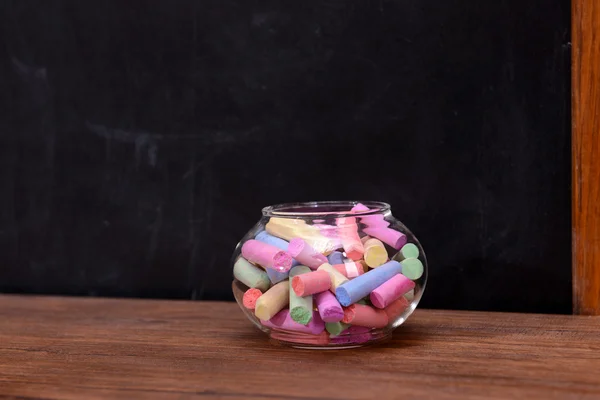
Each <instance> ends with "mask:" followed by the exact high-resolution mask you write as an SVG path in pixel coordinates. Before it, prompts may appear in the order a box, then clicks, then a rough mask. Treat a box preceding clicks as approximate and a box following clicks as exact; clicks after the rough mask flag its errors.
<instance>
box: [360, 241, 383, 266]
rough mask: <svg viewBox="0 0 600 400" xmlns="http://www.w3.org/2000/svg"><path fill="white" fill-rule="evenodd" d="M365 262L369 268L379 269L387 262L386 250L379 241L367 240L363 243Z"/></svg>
mask: <svg viewBox="0 0 600 400" xmlns="http://www.w3.org/2000/svg"><path fill="white" fill-rule="evenodd" d="M364 248H365V255H364V257H365V262H366V263H367V265H368V266H369V267H371V268H376V267H379V266H380V265H383V264H385V262H386V261H387V260H388V254H387V250H386V249H385V246H384V245H383V243H381V240H379V239H369V240H367V241H366V242H365V243H364Z"/></svg>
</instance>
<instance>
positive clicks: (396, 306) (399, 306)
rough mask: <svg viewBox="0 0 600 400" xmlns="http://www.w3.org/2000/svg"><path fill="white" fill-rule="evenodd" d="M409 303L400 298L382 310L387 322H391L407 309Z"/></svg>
mask: <svg viewBox="0 0 600 400" xmlns="http://www.w3.org/2000/svg"><path fill="white" fill-rule="evenodd" d="M409 305H410V303H409V302H408V300H406V299H405V298H404V297H400V298H399V299H398V300H396V301H394V302H393V303H391V304H390V305H389V306H387V307H386V308H384V309H383V312H384V313H385V314H386V315H387V317H388V321H389V322H393V321H394V320H395V319H396V318H398V317H399V316H400V315H402V313H403V312H404V311H405V310H406V309H407V308H408V306H409Z"/></svg>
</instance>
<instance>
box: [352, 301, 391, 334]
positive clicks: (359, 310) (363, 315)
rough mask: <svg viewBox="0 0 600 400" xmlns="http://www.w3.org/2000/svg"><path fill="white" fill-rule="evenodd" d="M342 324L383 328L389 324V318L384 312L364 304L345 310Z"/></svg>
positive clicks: (354, 305) (353, 305)
mask: <svg viewBox="0 0 600 400" xmlns="http://www.w3.org/2000/svg"><path fill="white" fill-rule="evenodd" d="M342 322H344V323H346V324H351V325H357V326H366V327H369V328H383V327H385V326H386V325H387V323H388V317H387V314H386V313H385V312H384V311H383V310H379V309H377V308H373V307H369V306H364V305H362V304H352V305H350V306H348V307H346V308H345V309H344V319H342Z"/></svg>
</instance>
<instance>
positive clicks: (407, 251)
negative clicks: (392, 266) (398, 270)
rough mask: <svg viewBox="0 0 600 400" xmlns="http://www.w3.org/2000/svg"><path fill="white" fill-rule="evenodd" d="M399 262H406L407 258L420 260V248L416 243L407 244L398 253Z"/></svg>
mask: <svg viewBox="0 0 600 400" xmlns="http://www.w3.org/2000/svg"><path fill="white" fill-rule="evenodd" d="M397 258H398V261H402V260H406V259H407V258H419V248H418V247H417V245H416V244H414V243H406V244H405V245H404V246H402V248H401V249H400V251H399V252H398V257H397Z"/></svg>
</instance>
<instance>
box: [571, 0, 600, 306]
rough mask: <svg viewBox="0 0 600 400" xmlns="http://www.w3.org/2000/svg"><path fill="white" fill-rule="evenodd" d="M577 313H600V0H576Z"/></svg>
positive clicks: (574, 175)
mask: <svg viewBox="0 0 600 400" xmlns="http://www.w3.org/2000/svg"><path fill="white" fill-rule="evenodd" d="M571 7H572V8H571V42H572V64H571V84H572V86H571V91H572V105H571V107H572V147H571V155H572V166H571V171H572V224H573V228H572V249H573V267H572V268H573V312H574V313H575V314H586V315H600V2H599V1H598V0H572V2H571Z"/></svg>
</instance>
